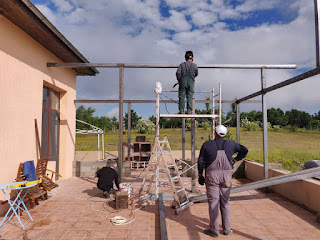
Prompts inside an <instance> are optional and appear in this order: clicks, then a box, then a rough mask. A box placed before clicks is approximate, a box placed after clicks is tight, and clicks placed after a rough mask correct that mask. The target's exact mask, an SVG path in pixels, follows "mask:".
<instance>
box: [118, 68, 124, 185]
mask: <svg viewBox="0 0 320 240" xmlns="http://www.w3.org/2000/svg"><path fill="white" fill-rule="evenodd" d="M123 70H124V69H123V67H120V68H119V147H118V169H119V170H118V175H119V182H120V183H121V182H122V161H123Z"/></svg>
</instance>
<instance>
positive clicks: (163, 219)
mask: <svg viewBox="0 0 320 240" xmlns="http://www.w3.org/2000/svg"><path fill="white" fill-rule="evenodd" d="M159 214H160V234H161V240H168V234H167V224H166V214H165V211H164V205H163V195H162V193H159Z"/></svg>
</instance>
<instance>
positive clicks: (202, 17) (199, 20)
mask: <svg viewBox="0 0 320 240" xmlns="http://www.w3.org/2000/svg"><path fill="white" fill-rule="evenodd" d="M192 20H193V22H194V24H196V25H197V26H203V25H207V24H212V23H214V22H216V21H217V20H218V18H217V16H216V14H214V13H212V12H208V11H202V12H196V13H194V14H192Z"/></svg>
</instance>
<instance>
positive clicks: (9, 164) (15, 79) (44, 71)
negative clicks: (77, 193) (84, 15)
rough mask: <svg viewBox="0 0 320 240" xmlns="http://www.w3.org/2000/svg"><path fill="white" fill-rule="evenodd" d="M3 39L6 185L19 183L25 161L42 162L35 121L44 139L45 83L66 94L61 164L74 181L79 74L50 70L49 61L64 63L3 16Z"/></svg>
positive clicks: (1, 153) (0, 90)
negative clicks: (39, 159)
mask: <svg viewBox="0 0 320 240" xmlns="http://www.w3.org/2000/svg"><path fill="white" fill-rule="evenodd" d="M0 36H1V37H0V164H1V167H0V184H4V183H9V182H12V181H14V179H15V177H16V175H17V170H18V165H19V163H20V162H24V161H27V160H35V163H36V160H37V158H38V151H37V147H36V146H37V144H36V137H35V124H34V119H37V121H38V128H39V135H40V138H41V122H42V93H43V85H44V84H45V85H47V86H51V87H53V88H55V90H57V91H60V92H61V99H60V110H61V126H60V163H59V164H60V174H61V175H62V176H63V178H69V177H71V176H72V161H73V159H74V145H75V111H76V109H75V104H74V100H75V99H76V73H75V71H74V70H72V69H63V68H50V69H49V68H47V67H46V63H47V62H61V61H60V60H59V59H58V58H57V57H55V56H54V55H53V54H52V53H50V52H49V51H48V50H47V49H45V48H44V47H42V46H41V45H40V44H39V43H37V42H36V41H35V40H34V39H32V38H31V37H30V36H29V35H27V34H26V33H24V32H23V31H22V30H21V29H20V28H18V27H16V26H15V25H14V24H13V23H11V22H10V21H9V20H8V19H6V18H5V17H3V16H2V15H0ZM50 165H52V166H54V164H52V163H50ZM3 199H4V196H3V194H2V193H0V200H3ZM0 212H1V205H0Z"/></svg>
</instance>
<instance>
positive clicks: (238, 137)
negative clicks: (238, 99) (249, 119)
mask: <svg viewBox="0 0 320 240" xmlns="http://www.w3.org/2000/svg"><path fill="white" fill-rule="evenodd" d="M237 142H238V143H240V103H237Z"/></svg>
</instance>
